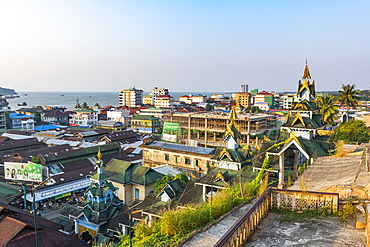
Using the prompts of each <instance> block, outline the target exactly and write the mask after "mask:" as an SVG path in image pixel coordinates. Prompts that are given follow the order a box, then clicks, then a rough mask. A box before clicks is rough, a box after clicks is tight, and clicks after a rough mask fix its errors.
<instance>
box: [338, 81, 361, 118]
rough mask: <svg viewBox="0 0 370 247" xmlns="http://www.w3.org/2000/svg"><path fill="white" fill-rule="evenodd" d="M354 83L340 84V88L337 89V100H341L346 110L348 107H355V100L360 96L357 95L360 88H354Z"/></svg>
mask: <svg viewBox="0 0 370 247" xmlns="http://www.w3.org/2000/svg"><path fill="white" fill-rule="evenodd" d="M355 87H356V84H352V85H350V84H347V85H344V84H342V90H339V96H338V100H339V101H340V102H341V105H342V106H345V107H346V109H347V112H348V109H349V107H353V108H356V107H357V100H360V99H361V98H360V97H359V96H358V94H359V93H360V90H358V89H355Z"/></svg>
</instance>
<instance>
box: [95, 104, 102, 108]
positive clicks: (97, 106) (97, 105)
mask: <svg viewBox="0 0 370 247" xmlns="http://www.w3.org/2000/svg"><path fill="white" fill-rule="evenodd" d="M94 107H96V108H98V109H100V108H102V107H101V106H100V105H99V103H95V105H94Z"/></svg>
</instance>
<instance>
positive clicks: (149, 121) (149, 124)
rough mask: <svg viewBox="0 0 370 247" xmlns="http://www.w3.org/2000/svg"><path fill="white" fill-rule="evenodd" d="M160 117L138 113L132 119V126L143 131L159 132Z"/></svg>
mask: <svg viewBox="0 0 370 247" xmlns="http://www.w3.org/2000/svg"><path fill="white" fill-rule="evenodd" d="M159 127H160V121H159V118H157V117H153V116H147V115H136V116H133V117H132V119H131V128H133V129H136V130H138V131H139V132H142V133H158V128H159Z"/></svg>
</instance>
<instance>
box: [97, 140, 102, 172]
mask: <svg viewBox="0 0 370 247" xmlns="http://www.w3.org/2000/svg"><path fill="white" fill-rule="evenodd" d="M96 157H97V158H98V161H96V164H95V167H96V169H97V173H98V174H102V173H103V160H102V158H103V155H102V154H101V151H100V145H99V151H98V154H97V155H96Z"/></svg>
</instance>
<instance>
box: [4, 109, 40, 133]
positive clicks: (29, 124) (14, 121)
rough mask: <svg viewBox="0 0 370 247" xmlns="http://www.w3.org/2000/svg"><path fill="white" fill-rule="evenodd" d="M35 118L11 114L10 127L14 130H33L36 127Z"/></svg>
mask: <svg viewBox="0 0 370 247" xmlns="http://www.w3.org/2000/svg"><path fill="white" fill-rule="evenodd" d="M34 118H35V117H34V116H31V115H25V114H21V113H10V114H9V119H10V125H11V128H12V129H21V130H33V129H34V127H35V120H34Z"/></svg>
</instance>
